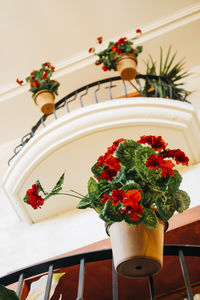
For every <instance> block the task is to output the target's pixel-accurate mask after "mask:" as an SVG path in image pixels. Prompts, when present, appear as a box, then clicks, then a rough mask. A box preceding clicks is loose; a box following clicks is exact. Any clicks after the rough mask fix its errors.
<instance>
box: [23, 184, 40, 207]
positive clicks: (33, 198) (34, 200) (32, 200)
mask: <svg viewBox="0 0 200 300" xmlns="http://www.w3.org/2000/svg"><path fill="white" fill-rule="evenodd" d="M26 194H27V196H28V200H27V202H26V203H27V204H29V205H31V206H32V208H33V209H37V208H41V206H42V205H43V204H44V199H43V198H42V197H41V196H40V195H39V194H38V186H37V184H33V185H32V189H29V190H28V191H27V192H26Z"/></svg>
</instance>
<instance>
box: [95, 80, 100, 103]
mask: <svg viewBox="0 0 200 300" xmlns="http://www.w3.org/2000/svg"><path fill="white" fill-rule="evenodd" d="M99 90H100V82H98V88H97V89H96V90H95V91H94V96H95V100H96V103H98V102H99V101H98V98H97V92H98V91H99Z"/></svg>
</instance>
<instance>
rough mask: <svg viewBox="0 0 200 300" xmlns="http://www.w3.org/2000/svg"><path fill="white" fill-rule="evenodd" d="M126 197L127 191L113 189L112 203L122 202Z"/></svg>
mask: <svg viewBox="0 0 200 300" xmlns="http://www.w3.org/2000/svg"><path fill="white" fill-rule="evenodd" d="M124 198H125V192H124V191H123V190H112V197H111V200H112V205H113V206H117V205H118V204H119V203H122V202H123V201H124Z"/></svg>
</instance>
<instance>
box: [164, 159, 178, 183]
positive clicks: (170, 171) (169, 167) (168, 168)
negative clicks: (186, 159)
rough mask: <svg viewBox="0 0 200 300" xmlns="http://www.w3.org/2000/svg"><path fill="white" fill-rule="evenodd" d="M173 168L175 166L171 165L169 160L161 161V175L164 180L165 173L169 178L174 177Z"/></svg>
mask: <svg viewBox="0 0 200 300" xmlns="http://www.w3.org/2000/svg"><path fill="white" fill-rule="evenodd" d="M174 166H175V164H173V162H172V161H171V160H169V159H168V160H163V165H162V173H161V175H162V176H163V177H164V178H166V176H167V173H168V174H169V176H173V175H174V171H173V167H174Z"/></svg>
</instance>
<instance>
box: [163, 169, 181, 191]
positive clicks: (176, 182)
mask: <svg viewBox="0 0 200 300" xmlns="http://www.w3.org/2000/svg"><path fill="white" fill-rule="evenodd" d="M181 181H182V176H181V175H180V173H179V172H178V171H177V170H174V175H173V176H170V177H169V180H168V182H167V191H168V193H170V194H173V193H175V192H176V191H177V190H178V189H179V186H180V184H181Z"/></svg>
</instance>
